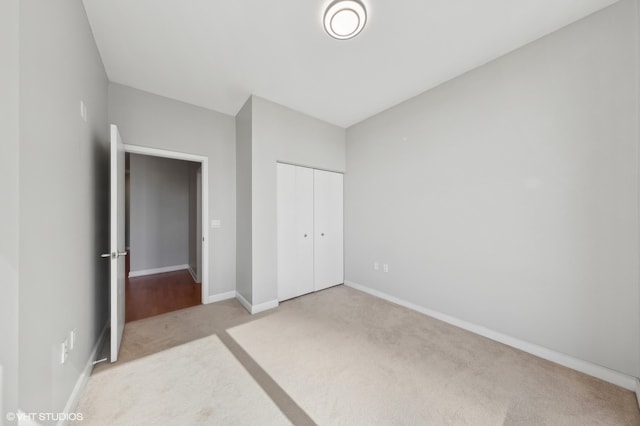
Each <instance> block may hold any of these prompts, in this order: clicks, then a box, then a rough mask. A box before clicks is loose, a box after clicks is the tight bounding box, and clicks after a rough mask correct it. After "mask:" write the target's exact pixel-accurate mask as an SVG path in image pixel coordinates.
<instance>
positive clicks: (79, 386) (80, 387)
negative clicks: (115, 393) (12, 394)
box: [58, 323, 109, 426]
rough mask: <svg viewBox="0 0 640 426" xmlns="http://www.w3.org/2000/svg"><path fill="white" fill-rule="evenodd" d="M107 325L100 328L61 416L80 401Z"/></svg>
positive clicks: (64, 422) (63, 423) (59, 423)
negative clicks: (100, 330)
mask: <svg viewBox="0 0 640 426" xmlns="http://www.w3.org/2000/svg"><path fill="white" fill-rule="evenodd" d="M108 326H109V323H106V324H105V326H104V328H103V329H102V332H101V333H100V336H98V340H97V341H96V344H95V345H94V346H93V350H92V351H91V354H90V355H89V359H88V361H87V365H85V367H84V370H83V371H82V373H81V374H80V377H78V380H77V381H76V385H75V386H74V388H73V391H72V392H71V395H69V399H68V400H67V405H65V407H64V411H63V413H64V414H66V416H63V417H64V418H68V417H69V416H68V415H69V413H73V412H74V410H75V409H76V407H77V406H78V402H79V401H80V396H81V395H82V392H83V391H84V388H85V386H86V385H87V381H88V380H89V376H90V375H91V371H92V370H93V361H95V359H96V356H97V355H98V351H99V350H100V348H101V347H102V344H103V342H104V338H105V336H106V334H107V329H108V328H109V327H108ZM66 424H67V421H66V420H60V421H59V422H58V426H63V425H66Z"/></svg>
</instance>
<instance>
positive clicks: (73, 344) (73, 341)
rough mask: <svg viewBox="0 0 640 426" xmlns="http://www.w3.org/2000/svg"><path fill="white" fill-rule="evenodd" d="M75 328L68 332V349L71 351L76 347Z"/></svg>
mask: <svg viewBox="0 0 640 426" xmlns="http://www.w3.org/2000/svg"><path fill="white" fill-rule="evenodd" d="M76 337H77V336H76V329H75V328H74V329H73V330H71V331H70V332H69V350H70V351H72V350H73V348H75V347H76Z"/></svg>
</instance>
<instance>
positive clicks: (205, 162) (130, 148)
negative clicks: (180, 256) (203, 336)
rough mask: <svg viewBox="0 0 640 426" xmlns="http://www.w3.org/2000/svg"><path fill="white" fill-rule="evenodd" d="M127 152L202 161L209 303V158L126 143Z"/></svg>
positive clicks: (204, 263) (204, 259)
mask: <svg viewBox="0 0 640 426" xmlns="http://www.w3.org/2000/svg"><path fill="white" fill-rule="evenodd" d="M124 150H125V152H128V153H130V154H141V155H151V156H153V157H162V158H172V159H174V160H185V161H193V162H195V163H200V165H201V170H202V174H201V177H202V182H201V183H202V185H201V186H200V189H201V190H202V241H201V242H200V244H202V274H201V275H200V278H201V281H202V296H201V299H202V304H206V303H209V226H207V225H208V223H209V158H208V157H204V156H202V155H195V154H187V153H184V152H177V151H168V150H165V149H156V148H149V147H146V146H139V145H127V144H125V145H124Z"/></svg>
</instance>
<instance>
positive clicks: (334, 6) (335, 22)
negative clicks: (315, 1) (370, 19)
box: [323, 0, 367, 40]
mask: <svg viewBox="0 0 640 426" xmlns="http://www.w3.org/2000/svg"><path fill="white" fill-rule="evenodd" d="M323 22H324V29H325V30H326V31H327V34H329V35H330V36H331V37H333V38H337V39H338V40H346V39H350V38H353V37H355V36H357V35H358V34H360V31H362V29H363V28H364V24H366V23H367V10H366V9H365V7H364V4H362V2H361V1H360V0H335V1H334V2H332V3H331V4H330V5H329V6H328V7H327V10H326V11H325V12H324V20H323Z"/></svg>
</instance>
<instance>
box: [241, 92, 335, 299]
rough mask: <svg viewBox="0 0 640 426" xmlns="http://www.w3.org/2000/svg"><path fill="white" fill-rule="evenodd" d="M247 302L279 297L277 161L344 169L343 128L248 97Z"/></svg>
mask: <svg viewBox="0 0 640 426" xmlns="http://www.w3.org/2000/svg"><path fill="white" fill-rule="evenodd" d="M251 106H252V135H251V142H252V144H251V162H252V168H251V170H252V175H251V185H252V201H251V202H252V205H251V208H252V210H253V212H255V214H253V216H252V247H251V249H252V252H253V268H252V269H253V271H252V273H253V277H252V278H253V283H252V290H253V292H252V299H251V303H252V304H254V305H258V304H261V303H265V302H270V301H273V300H277V298H278V288H277V276H276V275H277V259H276V256H277V232H276V224H277V217H276V204H277V203H276V162H278V161H282V162H288V163H293V164H298V165H301V166H307V167H313V168H317V169H325V170H333V171H339V172H344V171H345V130H344V129H343V128H340V127H337V126H334V125H332V124H329V123H325V122H323V121H320V120H317V119H315V118H312V117H309V116H307V115H304V114H302V113H299V112H297V111H293V110H291V109H288V108H285V107H283V106H281V105H278V104H276V103H273V102H270V101H267V100H265V99H262V98H259V97H256V96H253V97H252V103H251Z"/></svg>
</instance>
